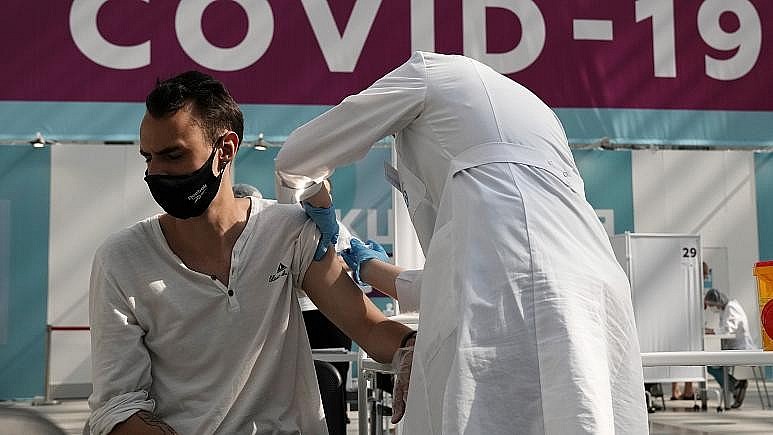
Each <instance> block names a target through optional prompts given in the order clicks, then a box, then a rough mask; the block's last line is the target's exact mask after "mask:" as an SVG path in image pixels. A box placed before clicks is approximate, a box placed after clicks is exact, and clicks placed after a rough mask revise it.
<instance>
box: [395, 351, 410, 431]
mask: <svg viewBox="0 0 773 435" xmlns="http://www.w3.org/2000/svg"><path fill="white" fill-rule="evenodd" d="M409 343H410V345H409V346H406V347H401V348H400V349H398V350H397V352H395V356H394V357H393V358H392V367H393V368H394V370H395V386H394V391H393V392H392V424H396V423H397V422H399V421H400V420H401V419H402V418H403V414H405V402H406V400H407V399H408V384H409V383H410V380H411V367H412V365H413V339H411V340H410V341H409Z"/></svg>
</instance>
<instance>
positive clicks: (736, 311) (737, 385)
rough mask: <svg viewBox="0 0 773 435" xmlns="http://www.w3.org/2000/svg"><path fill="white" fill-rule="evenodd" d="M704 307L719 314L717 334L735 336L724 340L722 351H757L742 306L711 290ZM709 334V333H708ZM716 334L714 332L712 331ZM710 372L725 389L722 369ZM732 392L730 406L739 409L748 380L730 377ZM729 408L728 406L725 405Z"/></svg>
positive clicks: (714, 369)
mask: <svg viewBox="0 0 773 435" xmlns="http://www.w3.org/2000/svg"><path fill="white" fill-rule="evenodd" d="M703 305H704V306H705V307H706V308H708V309H709V310H711V311H713V312H715V313H719V330H718V331H716V333H717V334H734V335H735V338H731V339H724V340H722V349H723V350H725V349H735V350H743V349H755V348H756V347H755V346H754V342H753V341H752V337H751V335H750V334H749V320H748V319H747V318H746V312H744V310H743V307H741V304H740V303H739V302H738V301H737V300H735V299H732V300H728V298H727V295H725V294H724V293H722V292H720V291H719V290H717V289H710V290H709V291H707V292H706V296H704V298H703ZM707 332H709V331H707ZM711 332H714V331H711ZM707 370H708V372H709V373H710V374H711V376H713V377H714V379H716V380H717V382H719V385H720V386H721V387H722V388H725V385H724V380H723V376H722V367H716V366H710V367H707ZM728 382H729V383H730V385H728V386H727V387H728V388H730V391H732V392H733V398H734V399H735V402H734V403H733V404H732V405H730V407H731V408H739V407H741V405H742V404H743V400H744V397H745V396H746V387H747V386H748V382H747V381H746V379H742V380H740V381H739V380H736V379H735V378H734V377H733V376H732V375H728ZM725 406H727V405H725Z"/></svg>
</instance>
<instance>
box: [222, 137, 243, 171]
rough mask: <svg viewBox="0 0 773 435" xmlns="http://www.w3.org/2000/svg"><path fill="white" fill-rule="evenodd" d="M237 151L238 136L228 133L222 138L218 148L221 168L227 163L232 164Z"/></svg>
mask: <svg viewBox="0 0 773 435" xmlns="http://www.w3.org/2000/svg"><path fill="white" fill-rule="evenodd" d="M238 149H239V135H237V134H236V133H235V132H233V131H229V132H228V133H226V135H225V136H224V137H223V144H222V146H221V147H220V157H219V161H220V164H221V165H222V166H225V165H226V164H228V163H229V162H233V160H234V159H235V158H236V151H237V150H238Z"/></svg>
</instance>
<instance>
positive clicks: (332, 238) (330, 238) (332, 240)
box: [303, 202, 338, 261]
mask: <svg viewBox="0 0 773 435" xmlns="http://www.w3.org/2000/svg"><path fill="white" fill-rule="evenodd" d="M303 209H304V210H305V211H306V214H307V215H308V216H309V217H310V218H311V220H312V221H314V223H315V224H316V225H317V228H318V229H319V233H320V234H319V244H317V251H316V252H315V253H314V261H319V260H321V259H322V257H324V256H325V253H327V248H328V246H330V245H335V244H336V243H337V242H338V221H336V212H335V209H334V208H333V206H332V205H331V206H330V207H326V208H323V207H314V206H312V205H311V204H309V203H308V202H304V203H303Z"/></svg>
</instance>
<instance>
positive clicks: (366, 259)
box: [341, 239, 423, 311]
mask: <svg viewBox="0 0 773 435" xmlns="http://www.w3.org/2000/svg"><path fill="white" fill-rule="evenodd" d="M341 256H342V257H343V258H344V260H345V261H346V264H347V265H348V266H349V268H351V269H352V271H354V273H355V277H356V278H357V279H359V280H361V281H362V282H365V283H367V284H370V285H371V286H373V287H374V288H376V289H378V290H379V291H381V292H382V293H385V294H387V295H389V296H391V297H393V298H395V299H397V300H398V301H400V308H401V311H419V301H420V297H419V296H420V293H421V292H420V290H421V278H422V272H423V271H421V270H405V269H403V268H402V267H399V266H395V265H393V264H391V263H388V262H387V260H388V257H387V255H386V252H385V251H384V248H382V247H381V245H379V244H378V243H376V242H374V241H372V240H368V241H367V242H366V243H362V242H360V241H359V240H357V239H352V240H351V243H350V247H349V248H347V249H345V250H343V251H342V252H341Z"/></svg>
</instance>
